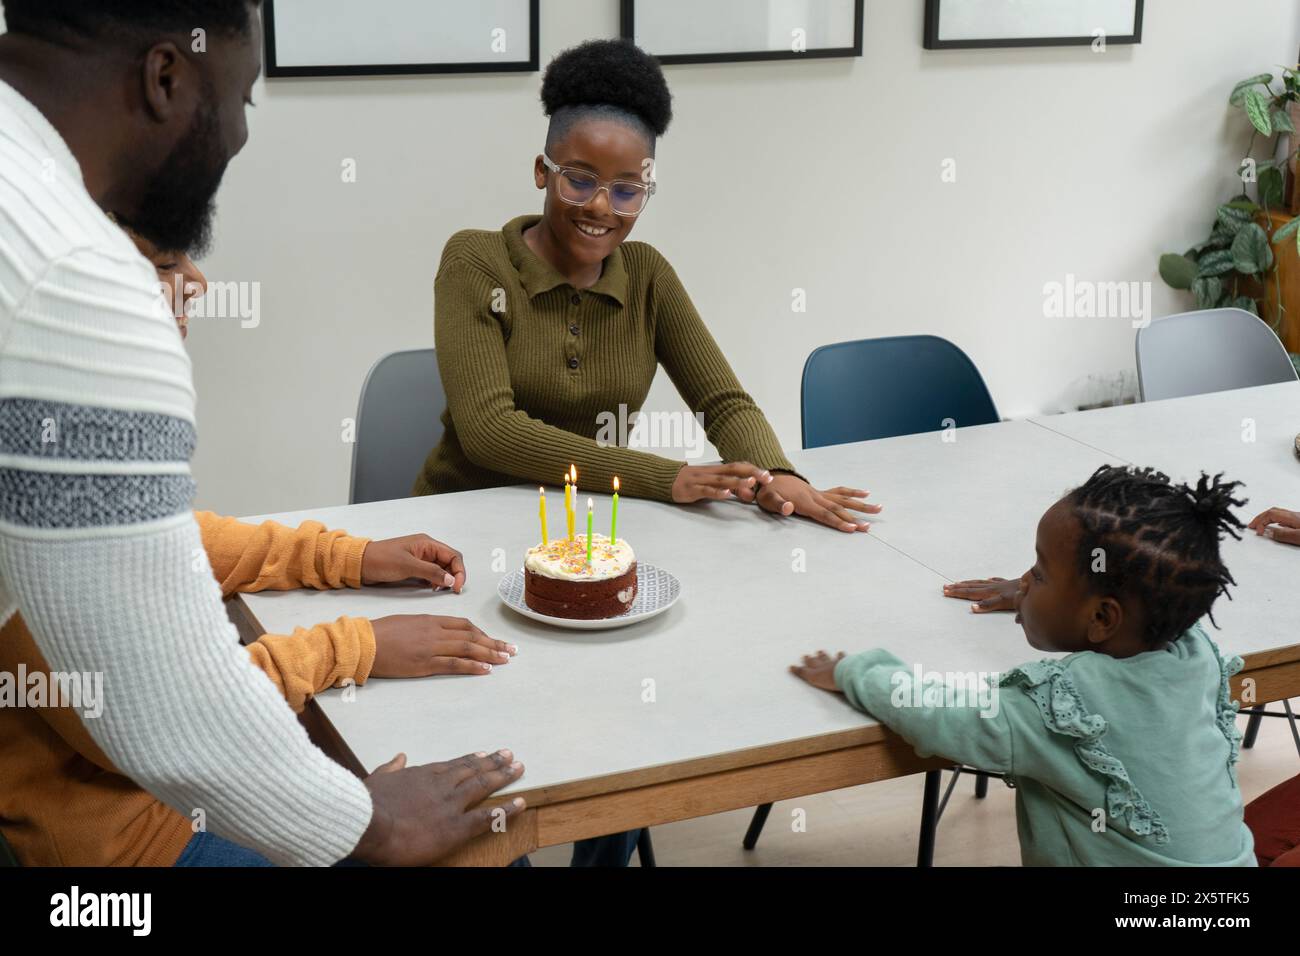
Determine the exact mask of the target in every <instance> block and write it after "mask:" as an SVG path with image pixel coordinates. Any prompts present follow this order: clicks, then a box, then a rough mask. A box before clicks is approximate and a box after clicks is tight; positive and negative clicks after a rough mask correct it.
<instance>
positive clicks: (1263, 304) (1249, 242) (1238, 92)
mask: <svg viewBox="0 0 1300 956" xmlns="http://www.w3.org/2000/svg"><path fill="white" fill-rule="evenodd" d="M1275 82H1276V80H1275V77H1274V76H1273V74H1272V73H1261V74H1259V75H1258V76H1252V77H1251V78H1250V79H1247V80H1242V81H1241V82H1240V83H1238V84H1237V85H1236V87H1234V88H1233V91H1232V95H1231V96H1230V97H1229V100H1228V102H1229V103H1230V104H1231V105H1232V106H1233V107H1236V108H1237V109H1240V110H1241V111H1242V112H1243V113H1244V114H1245V116H1246V118H1247V119H1248V120H1249V121H1250V124H1251V126H1252V127H1253V131H1252V133H1251V138H1250V146H1249V147H1248V148H1247V150H1246V159H1244V160H1243V161H1242V163H1241V167H1240V169H1239V173H1240V175H1241V178H1242V182H1243V187H1244V188H1249V187H1248V185H1247V184H1250V183H1253V184H1254V186H1255V194H1256V195H1255V197H1254V198H1251V196H1250V195H1248V194H1247V193H1246V192H1244V191H1243V193H1242V194H1241V195H1238V196H1236V197H1235V198H1233V199H1231V200H1229V201H1228V202H1226V203H1224V204H1223V205H1221V206H1219V207H1218V209H1217V210H1216V211H1215V220H1214V226H1213V228H1212V230H1211V231H1210V235H1209V237H1208V238H1206V239H1205V241H1203V242H1201V243H1198V244H1197V245H1195V246H1193V247H1192V248H1191V249H1189V250H1187V252H1185V253H1183V254H1182V255H1179V254H1177V253H1169V254H1167V255H1164V256H1161V257H1160V277H1161V278H1162V279H1164V280H1165V282H1166V283H1168V284H1169V285H1170V286H1172V287H1173V288H1175V289H1186V290H1188V291H1190V292H1191V293H1192V295H1193V296H1195V299H1196V308H1198V309H1215V308H1223V307H1235V308H1239V309H1245V310H1246V311H1248V312H1252V313H1254V314H1255V315H1258V316H1260V317H1261V318H1262V319H1264V321H1266V322H1268V324H1269V326H1270V327H1271V328H1272V329H1273V331H1274V332H1276V333H1279V334H1280V333H1281V331H1282V328H1283V323H1284V320H1285V317H1286V308H1285V306H1284V304H1283V294H1282V284H1281V281H1282V280H1281V275H1280V272H1279V270H1278V269H1277V268H1276V265H1277V256H1276V255H1275V254H1274V251H1273V246H1274V245H1280V244H1281V243H1284V242H1288V241H1289V242H1292V243H1295V244H1296V249H1297V252H1298V253H1300V216H1294V218H1289V217H1292V216H1293V214H1294V212H1295V211H1296V209H1295V208H1294V206H1293V207H1292V208H1291V209H1290V210H1288V209H1287V200H1288V197H1290V198H1291V199H1292V202H1293V203H1294V202H1295V200H1296V199H1297V198H1300V184H1297V182H1296V174H1295V159H1296V155H1297V151H1300V137H1297V136H1296V135H1295V132H1296V126H1295V119H1294V117H1295V116H1296V115H1297V105H1298V104H1300V67H1296V68H1286V69H1283V70H1282V76H1281V89H1280V90H1277V89H1274V85H1273V84H1274V83H1275ZM1261 137H1263V138H1264V141H1265V142H1266V143H1269V144H1270V145H1271V152H1270V153H1269V156H1268V158H1265V159H1256V158H1255V156H1254V152H1255V147H1256V143H1257V142H1259V140H1260V138H1261ZM1279 213H1281V214H1282V215H1281V217H1280V218H1279ZM1270 231H1271V233H1272V235H1271V237H1270V234H1269V233H1270ZM1270 281H1271V282H1273V283H1274V289H1275V293H1276V294H1275V295H1272V296H1270V295H1269V290H1268V287H1267V283H1269V282H1270ZM1270 298H1272V300H1273V307H1272V309H1269V308H1268V307H1267V306H1268V300H1269V299H1270ZM1266 313H1267V314H1266ZM1291 360H1292V362H1294V363H1295V365H1296V368H1297V369H1300V354H1296V353H1295V352H1293V353H1292V354H1291Z"/></svg>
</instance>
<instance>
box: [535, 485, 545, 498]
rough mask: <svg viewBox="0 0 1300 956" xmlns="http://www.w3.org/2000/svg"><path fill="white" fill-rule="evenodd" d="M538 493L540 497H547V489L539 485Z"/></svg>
mask: <svg viewBox="0 0 1300 956" xmlns="http://www.w3.org/2000/svg"><path fill="white" fill-rule="evenodd" d="M537 493H538V494H539V495H542V496H545V495H546V489H545V488H544V487H542V486H541V485H538V486H537Z"/></svg>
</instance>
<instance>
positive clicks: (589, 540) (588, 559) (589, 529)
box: [587, 498, 596, 564]
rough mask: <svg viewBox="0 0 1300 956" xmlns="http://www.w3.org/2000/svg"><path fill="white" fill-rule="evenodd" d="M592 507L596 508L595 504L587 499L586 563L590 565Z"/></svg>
mask: <svg viewBox="0 0 1300 956" xmlns="http://www.w3.org/2000/svg"><path fill="white" fill-rule="evenodd" d="M594 507H596V503H595V502H594V501H592V500H591V499H590V498H588V499H587V563H588V564H591V522H592V511H591V509H592V508H594Z"/></svg>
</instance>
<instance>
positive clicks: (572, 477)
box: [569, 465, 578, 541]
mask: <svg viewBox="0 0 1300 956" xmlns="http://www.w3.org/2000/svg"><path fill="white" fill-rule="evenodd" d="M569 482H570V484H572V485H573V504H572V505H571V506H570V507H569V540H570V541H572V540H573V525H574V522H575V521H576V519H577V514H578V469H577V468H576V467H574V466H573V465H570V466H569Z"/></svg>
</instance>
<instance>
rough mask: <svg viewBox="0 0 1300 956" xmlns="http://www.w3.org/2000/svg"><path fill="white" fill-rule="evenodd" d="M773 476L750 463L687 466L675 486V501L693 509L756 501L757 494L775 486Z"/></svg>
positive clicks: (736, 462)
mask: <svg viewBox="0 0 1300 956" xmlns="http://www.w3.org/2000/svg"><path fill="white" fill-rule="evenodd" d="M772 481H773V475H772V474H771V472H768V471H766V470H765V469H762V468H759V467H758V466H757V465H751V464H750V463H749V462H747V461H733V462H730V463H729V464H725V465H683V466H682V468H681V470H680V471H678V472H677V478H676V480H675V481H674V482H673V491H672V494H673V501H675V502H676V503H677V504H679V505H689V504H692V503H694V502H696V501H730V500H732V499H735V500H736V501H743V502H745V503H746V504H748V503H749V502H751V501H753V500H754V494H755V490H756V489H758V488H761V487H763V486H764V485H768V484H771V482H772Z"/></svg>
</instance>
